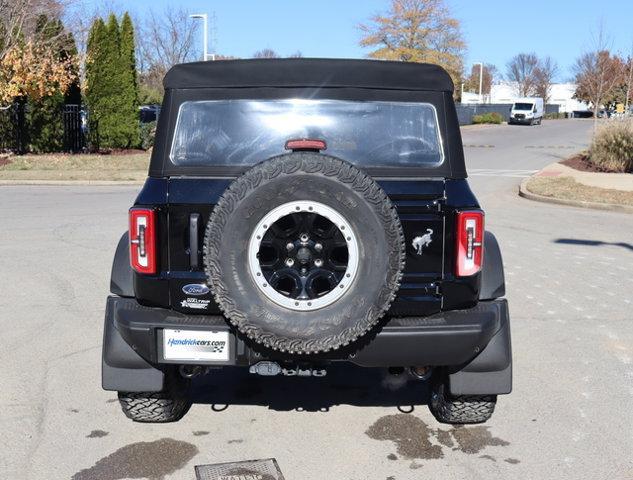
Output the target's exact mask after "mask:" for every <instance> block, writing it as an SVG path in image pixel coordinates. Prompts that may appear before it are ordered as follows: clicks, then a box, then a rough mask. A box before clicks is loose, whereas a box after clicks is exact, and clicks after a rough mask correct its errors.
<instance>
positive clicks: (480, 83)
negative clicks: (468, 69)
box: [473, 62, 484, 103]
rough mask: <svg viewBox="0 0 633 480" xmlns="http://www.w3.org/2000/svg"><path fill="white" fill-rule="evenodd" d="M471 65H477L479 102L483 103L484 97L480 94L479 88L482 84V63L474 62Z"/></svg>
mask: <svg viewBox="0 0 633 480" xmlns="http://www.w3.org/2000/svg"><path fill="white" fill-rule="evenodd" d="M473 65H479V102H480V103H484V98H483V96H482V95H481V90H482V87H483V84H484V64H483V62H475V63H473Z"/></svg>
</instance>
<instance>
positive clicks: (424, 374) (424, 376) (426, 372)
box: [409, 367, 433, 380]
mask: <svg viewBox="0 0 633 480" xmlns="http://www.w3.org/2000/svg"><path fill="white" fill-rule="evenodd" d="M409 373H410V374H411V375H412V376H413V377H414V378H416V379H417V380H428V379H429V378H431V375H432V374H433V367H409Z"/></svg>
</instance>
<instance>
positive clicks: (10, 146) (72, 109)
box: [0, 101, 87, 155]
mask: <svg viewBox="0 0 633 480" xmlns="http://www.w3.org/2000/svg"><path fill="white" fill-rule="evenodd" d="M29 108H33V107H32V106H30V105H28V104H27V103H26V102H24V101H16V102H14V103H12V104H11V105H8V106H5V107H0V151H2V152H12V153H15V154H17V155H22V154H24V153H27V152H28V151H29V127H30V126H29V123H28V109H29ZM59 115H60V120H61V122H62V124H63V126H64V138H63V140H64V141H63V151H65V152H72V153H77V152H81V151H83V150H85V149H86V148H87V140H86V129H85V122H84V114H83V111H82V109H81V105H64V106H63V107H62V108H61V109H60V111H59Z"/></svg>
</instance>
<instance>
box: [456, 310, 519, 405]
mask: <svg viewBox="0 0 633 480" xmlns="http://www.w3.org/2000/svg"><path fill="white" fill-rule="evenodd" d="M503 305H504V308H503V311H502V314H501V327H500V328H499V330H498V331H497V333H496V334H495V335H494V336H493V337H492V339H491V340H490V342H489V343H488V345H487V346H486V348H484V350H483V351H482V352H481V353H479V355H477V356H476V357H475V358H474V359H473V360H471V361H470V363H468V364H467V365H465V366H464V367H463V368H461V369H460V370H458V371H454V372H453V373H449V375H448V387H449V390H450V392H451V394H453V395H503V394H507V393H510V392H511V391H512V346H511V339H510V315H509V313H508V305H507V303H506V302H504V303H503Z"/></svg>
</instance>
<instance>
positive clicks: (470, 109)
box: [456, 103, 560, 125]
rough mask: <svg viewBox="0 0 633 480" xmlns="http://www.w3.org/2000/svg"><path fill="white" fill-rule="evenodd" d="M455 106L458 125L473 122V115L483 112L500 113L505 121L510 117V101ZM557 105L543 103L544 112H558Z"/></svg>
mask: <svg viewBox="0 0 633 480" xmlns="http://www.w3.org/2000/svg"><path fill="white" fill-rule="evenodd" d="M456 108H457V118H458V119H459V124H460V125H470V124H471V123H473V116H474V115H483V114H484V113H493V112H495V113H498V114H499V115H501V116H502V117H503V118H504V120H505V121H506V122H507V121H508V120H509V119H510V109H511V108H512V103H478V104H469V105H463V104H458V105H457V106H456ZM559 108H560V106H559V105H556V104H550V103H548V104H547V105H545V113H546V114H548V113H558V112H559Z"/></svg>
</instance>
